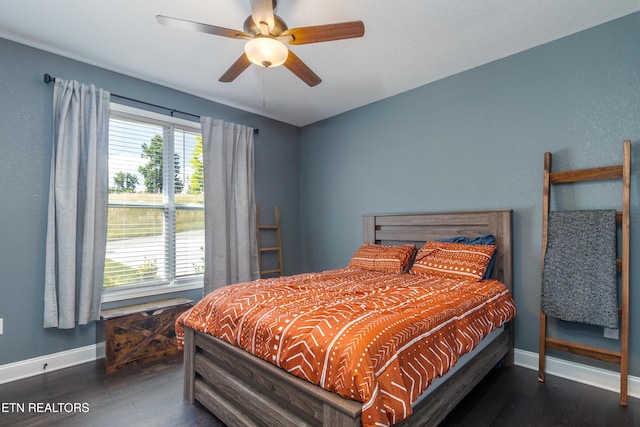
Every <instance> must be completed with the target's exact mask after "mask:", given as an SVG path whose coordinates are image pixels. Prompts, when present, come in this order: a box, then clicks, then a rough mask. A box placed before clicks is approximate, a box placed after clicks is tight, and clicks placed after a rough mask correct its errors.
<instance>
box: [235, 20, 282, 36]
mask: <svg viewBox="0 0 640 427" xmlns="http://www.w3.org/2000/svg"><path fill="white" fill-rule="evenodd" d="M273 24H274V25H273V29H272V30H271V31H269V35H271V36H273V37H278V36H280V34H282V33H284V32H285V31H287V30H288V29H289V27H287V24H286V23H285V22H284V20H283V19H282V18H280V17H279V16H278V15H275V14H274V15H273ZM244 32H245V33H250V34H253V35H255V36H257V35H258V34H260V27H258V26H257V25H256V23H255V22H253V18H252V17H251V15H249V16H248V17H247V19H245V21H244Z"/></svg>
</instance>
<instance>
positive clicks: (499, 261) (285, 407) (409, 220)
mask: <svg viewBox="0 0 640 427" xmlns="http://www.w3.org/2000/svg"><path fill="white" fill-rule="evenodd" d="M486 233H491V234H492V235H493V236H494V237H495V243H496V247H497V249H496V253H495V254H494V257H493V258H494V265H493V268H492V270H491V271H492V273H491V279H493V281H495V280H497V281H499V282H501V283H502V284H504V286H506V288H507V289H508V290H509V292H510V291H511V290H512V247H511V210H490V211H466V212H447V213H424V214H382V215H365V216H364V217H363V241H364V242H365V243H375V244H378V245H402V244H415V245H416V246H417V247H421V245H422V244H423V243H424V242H426V241H430V240H440V239H445V238H449V237H453V236H467V237H469V238H473V237H477V236H481V235H484V234H486ZM338 273H339V274H342V272H341V271H340V272H338ZM338 273H331V274H338ZM484 282H487V283H490V282H492V281H491V280H489V281H483V283H484ZM181 329H183V334H184V335H183V339H184V369H185V379H184V396H185V398H186V399H187V400H188V401H190V402H191V403H195V402H196V401H197V402H199V403H201V404H202V405H203V406H205V407H206V408H207V409H209V410H210V411H211V412H212V413H213V414H215V415H216V416H217V417H218V418H219V419H220V420H222V421H223V422H224V423H225V424H227V425H230V426H241V425H242V426H259V425H265V426H304V425H308V426H337V427H341V426H361V425H362V424H363V421H362V419H361V417H362V416H363V413H364V411H369V412H370V408H368V407H367V408H364V405H363V403H361V402H359V401H356V400H352V399H349V398H345V397H342V396H340V395H339V394H337V393H334V392H331V391H327V390H325V389H323V388H322V387H320V386H318V385H315V384H313V383H312V382H308V381H305V380H303V379H301V378H299V377H298V376H294V375H292V374H290V373H287V372H286V371H285V370H284V369H281V368H280V367H277V366H275V365H274V364H272V363H269V362H267V361H265V360H262V359H260V358H258V357H256V356H254V355H252V354H250V353H248V352H247V351H245V350H243V349H242V348H239V347H237V346H235V345H232V344H229V343H228V342H227V341H225V340H223V339H219V338H216V337H214V336H211V335H208V334H205V333H203V332H200V331H197V330H195V329H192V328H191V327H187V326H185V327H184V328H181ZM491 335H492V340H491V342H490V343H489V344H486V345H483V346H482V348H481V350H479V349H476V350H474V351H473V352H472V353H469V354H467V355H466V356H465V357H468V358H470V361H469V362H468V363H465V364H464V365H463V366H462V367H457V369H455V371H454V370H452V371H451V372H449V373H448V374H446V375H445V376H443V377H442V378H440V379H439V381H440V382H441V384H440V386H438V387H437V388H435V389H433V390H428V391H429V393H428V394H427V395H426V396H424V397H421V398H420V399H419V400H417V401H416V403H415V404H413V405H412V406H411V415H410V417H409V418H407V419H406V420H404V421H401V422H400V423H399V424H398V425H421V426H422V425H425V426H426V425H437V424H438V423H439V422H440V421H442V420H443V419H444V417H445V416H446V415H447V414H448V412H449V411H451V409H453V408H454V407H455V406H456V405H457V403H458V402H459V401H460V400H462V398H463V397H464V396H465V395H466V394H467V393H468V392H469V391H470V390H471V389H472V388H473V387H474V386H475V385H476V384H477V383H478V382H479V381H480V380H481V379H482V378H483V377H484V376H485V375H486V373H487V372H489V370H490V369H492V368H493V367H494V366H495V365H496V364H498V363H500V362H502V363H504V364H505V365H507V366H510V365H512V364H513V327H512V326H511V324H510V323H509V322H507V323H506V324H504V325H503V326H502V327H501V328H500V329H498V330H496V331H494V332H492V334H491ZM478 347H479V348H480V346H478Z"/></svg>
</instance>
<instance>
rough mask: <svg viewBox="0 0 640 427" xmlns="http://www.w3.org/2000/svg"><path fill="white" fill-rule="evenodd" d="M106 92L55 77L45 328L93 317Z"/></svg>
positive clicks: (100, 270) (102, 236)
mask: <svg viewBox="0 0 640 427" xmlns="http://www.w3.org/2000/svg"><path fill="white" fill-rule="evenodd" d="M109 98H110V94H109V92H106V91H104V90H102V89H96V88H95V87H94V86H93V85H91V86H87V85H84V84H80V83H78V82H76V81H65V80H61V79H56V81H55V85H54V89H53V152H52V155H51V178H50V184H49V213H48V221H47V242H46V259H45V283H44V327H45V328H50V327H57V328H60V329H70V328H74V327H75V326H76V323H78V324H80V325H84V324H87V323H89V322H91V321H93V320H96V319H98V317H99V315H100V300H101V296H102V279H103V275H104V257H105V250H106V238H107V187H108V169H107V165H108V134H109Z"/></svg>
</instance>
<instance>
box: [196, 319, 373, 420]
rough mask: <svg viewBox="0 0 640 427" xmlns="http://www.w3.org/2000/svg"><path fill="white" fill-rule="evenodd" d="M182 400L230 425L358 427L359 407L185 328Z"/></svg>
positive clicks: (351, 401)
mask: <svg viewBox="0 0 640 427" xmlns="http://www.w3.org/2000/svg"><path fill="white" fill-rule="evenodd" d="M184 358H185V359H184V363H185V379H184V381H185V382H184V395H185V398H186V399H187V400H189V401H190V402H191V403H194V402H195V401H198V402H200V403H201V404H202V405H203V406H205V407H206V408H207V409H209V410H210V411H211V412H212V413H213V414H215V415H216V416H217V417H218V418H219V419H220V420H221V421H223V422H224V423H225V424H227V425H233V426H336V427H347V426H350V427H355V426H360V425H361V422H360V413H361V407H362V404H361V403H359V402H356V401H353V400H348V399H343V398H342V397H340V396H338V395H337V394H335V393H331V392H328V391H326V390H323V389H322V388H320V387H318V386H315V385H313V384H311V383H308V382H306V381H304V380H302V379H300V378H297V377H295V376H293V375H290V374H288V373H287V372H285V371H283V370H282V369H280V368H278V367H276V366H274V365H272V364H270V363H268V362H265V361H263V360H261V359H259V358H257V357H255V356H253V355H251V354H249V353H247V352H245V351H243V350H241V349H239V348H237V347H234V346H232V345H230V344H228V343H226V342H224V341H222V340H220V339H217V338H215V337H211V336H208V335H204V334H202V333H200V332H197V331H194V330H192V329H189V328H185V350H184Z"/></svg>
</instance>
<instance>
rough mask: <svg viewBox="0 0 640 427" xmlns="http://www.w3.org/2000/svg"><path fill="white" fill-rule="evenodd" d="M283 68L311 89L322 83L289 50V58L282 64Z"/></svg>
mask: <svg viewBox="0 0 640 427" xmlns="http://www.w3.org/2000/svg"><path fill="white" fill-rule="evenodd" d="M284 66H285V67H287V68H288V69H289V71H291V72H292V73H293V74H295V75H296V76H298V77H299V78H300V79H301V80H302V81H303V82H305V83H306V84H308V85H309V86H311V87H313V86H316V85H318V84H319V83H320V82H321V81H322V79H321V78H320V77H318V75H317V74H316V73H314V72H313V71H312V70H311V68H309V67H308V66H307V64H305V63H304V62H302V60H301V59H300V58H298V56H297V55H296V54H295V53H293V52H292V51H291V50H289V56H288V57H287V60H286V61H285V62H284Z"/></svg>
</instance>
